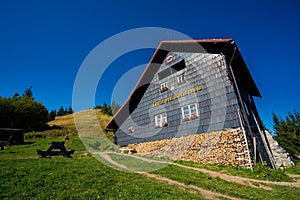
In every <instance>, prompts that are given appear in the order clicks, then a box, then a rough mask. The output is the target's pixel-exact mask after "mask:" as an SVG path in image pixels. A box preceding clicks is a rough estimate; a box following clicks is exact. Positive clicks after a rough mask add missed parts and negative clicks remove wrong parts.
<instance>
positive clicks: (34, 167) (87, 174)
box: [0, 112, 300, 200]
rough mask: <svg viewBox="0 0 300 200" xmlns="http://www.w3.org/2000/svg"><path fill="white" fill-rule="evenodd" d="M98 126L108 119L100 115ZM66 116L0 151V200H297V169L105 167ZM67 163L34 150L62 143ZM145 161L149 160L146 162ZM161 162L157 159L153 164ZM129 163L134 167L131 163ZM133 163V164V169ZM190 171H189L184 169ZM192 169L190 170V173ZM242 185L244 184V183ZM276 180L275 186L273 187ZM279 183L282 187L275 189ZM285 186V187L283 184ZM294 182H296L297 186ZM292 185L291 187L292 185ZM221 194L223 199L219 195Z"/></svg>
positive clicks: (122, 161) (299, 170) (120, 158)
mask: <svg viewBox="0 0 300 200" xmlns="http://www.w3.org/2000/svg"><path fill="white" fill-rule="evenodd" d="M97 117H98V119H99V118H101V120H99V121H101V123H100V125H101V126H103V124H104V122H105V121H108V120H109V117H107V116H102V115H101V113H100V112H99V113H98V114H97ZM72 120H73V119H72V116H71V115H69V116H63V117H59V118H58V119H57V120H56V121H53V122H51V125H56V126H61V127H62V128H61V129H52V130H47V131H44V132H32V133H26V137H25V138H26V139H25V144H22V145H14V146H5V150H2V151H0V170H1V173H0V199H206V198H211V199H213V198H215V199H234V198H235V199H276V200H277V199H299V197H300V186H299V187H298V186H297V185H295V184H296V183H295V181H297V180H299V179H300V176H298V177H297V178H296V179H292V178H290V177H289V176H287V173H293V174H298V175H299V174H300V168H299V165H297V166H295V167H293V168H290V169H287V170H286V172H281V171H279V170H275V171H274V170H270V169H268V168H266V167H265V166H258V167H256V169H255V170H254V171H251V170H247V169H242V168H239V167H230V166H222V165H200V164H195V163H191V162H183V161H178V162H175V163H174V165H173V164H171V165H165V164H164V166H163V167H161V165H159V163H153V165H152V166H156V165H157V166H159V167H157V168H156V169H157V170H155V171H152V170H151V169H152V168H151V165H150V164H149V163H147V160H140V159H139V158H136V157H123V156H121V155H118V154H109V156H110V158H111V159H112V160H113V161H116V162H118V163H120V164H122V165H123V166H125V167H130V168H131V169H134V170H135V171H136V172H138V171H142V170H145V169H150V170H149V172H146V173H144V174H143V173H140V174H138V173H127V172H124V171H119V170H116V169H115V168H111V167H108V166H107V165H105V164H103V163H102V162H99V160H97V159H96V158H95V157H94V156H93V155H92V154H91V153H89V152H88V151H87V150H86V148H85V146H84V145H83V144H82V142H81V140H80V139H79V137H78V135H77V134H76V130H75V126H74V122H72ZM65 134H68V135H69V137H70V140H67V141H66V143H65V146H66V148H67V150H71V149H74V150H75V153H74V154H73V156H72V158H64V157H60V156H57V157H51V158H40V157H39V156H38V154H37V152H36V151H37V150H38V149H40V150H47V148H48V147H49V144H50V143H51V142H53V141H63V140H64V136H65ZM147 159H151V158H147ZM155 160H156V161H161V159H155ZM133 161H134V162H133ZM135 163H138V165H134V164H135ZM189 167H190V168H189ZM192 168H193V169H192ZM195 169H206V170H210V171H213V172H217V173H221V174H227V175H231V176H234V177H236V178H239V177H245V178H254V179H259V180H269V181H277V182H270V183H269V182H265V183H261V182H255V181H254V182H253V181H249V182H247V181H245V183H243V182H242V183H238V182H235V181H232V180H224V178H222V177H221V176H220V177H218V176H212V175H210V174H208V173H204V172H201V171H197V170H195ZM245 180H246V179H245ZM278 181H279V183H278ZM281 182H285V183H284V184H285V185H280V184H281ZM289 183H291V185H288V184H289ZM297 183H298V182H297ZM292 184H294V185H292ZM220 194H222V195H225V196H221V195H220Z"/></svg>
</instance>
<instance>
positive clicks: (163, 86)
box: [160, 82, 168, 92]
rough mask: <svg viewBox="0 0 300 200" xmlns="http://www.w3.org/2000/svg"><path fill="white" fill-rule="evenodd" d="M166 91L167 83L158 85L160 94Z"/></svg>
mask: <svg viewBox="0 0 300 200" xmlns="http://www.w3.org/2000/svg"><path fill="white" fill-rule="evenodd" d="M167 90H168V87H167V82H164V83H162V84H160V92H165V91H167Z"/></svg>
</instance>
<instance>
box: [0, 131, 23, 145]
mask: <svg viewBox="0 0 300 200" xmlns="http://www.w3.org/2000/svg"><path fill="white" fill-rule="evenodd" d="M0 141H8V142H9V143H11V144H22V143H24V131H23V129H15V128H0Z"/></svg>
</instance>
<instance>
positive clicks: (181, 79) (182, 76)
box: [177, 74, 185, 85]
mask: <svg viewBox="0 0 300 200" xmlns="http://www.w3.org/2000/svg"><path fill="white" fill-rule="evenodd" d="M182 83H185V79H184V74H180V75H179V76H177V84H178V85H180V84H182Z"/></svg>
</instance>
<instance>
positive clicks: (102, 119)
mask: <svg viewBox="0 0 300 200" xmlns="http://www.w3.org/2000/svg"><path fill="white" fill-rule="evenodd" d="M92 111H95V112H96V115H97V118H98V121H99V124H100V126H101V128H102V129H103V128H104V126H105V125H106V124H107V123H108V121H109V120H110V119H111V116H109V115H106V114H103V113H102V112H101V109H95V110H84V111H80V112H77V113H73V114H68V115H64V116H57V117H55V120H53V121H50V122H48V125H50V126H59V127H63V128H68V129H76V127H75V122H74V116H75V117H78V116H79V117H80V118H85V119H86V120H87V121H88V120H89V114H90V113H91V112H92Z"/></svg>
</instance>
